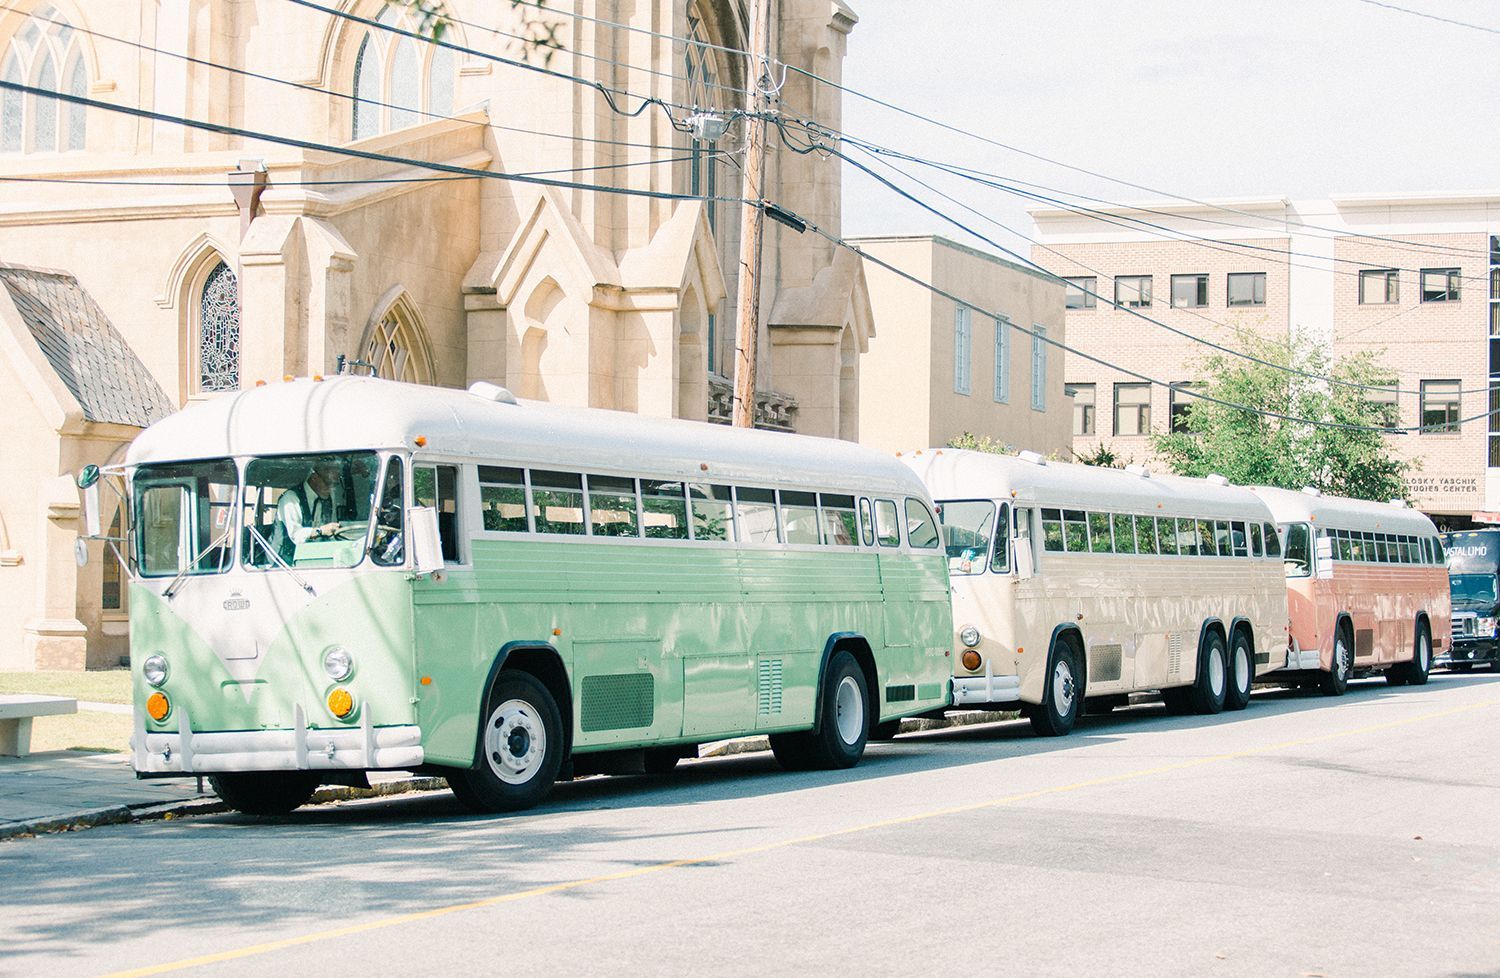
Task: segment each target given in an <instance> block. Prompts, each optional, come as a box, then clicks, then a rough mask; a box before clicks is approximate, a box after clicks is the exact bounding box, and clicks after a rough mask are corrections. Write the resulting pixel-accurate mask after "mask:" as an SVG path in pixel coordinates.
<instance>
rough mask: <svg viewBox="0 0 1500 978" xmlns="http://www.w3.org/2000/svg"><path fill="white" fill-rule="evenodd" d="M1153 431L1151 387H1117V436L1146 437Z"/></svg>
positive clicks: (1142, 385)
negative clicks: (1145, 435)
mask: <svg viewBox="0 0 1500 978" xmlns="http://www.w3.org/2000/svg"><path fill="white" fill-rule="evenodd" d="M1150 430H1151V385H1150V384H1116V385H1115V434H1116V435H1144V434H1146V433H1148V432H1149V431H1150Z"/></svg>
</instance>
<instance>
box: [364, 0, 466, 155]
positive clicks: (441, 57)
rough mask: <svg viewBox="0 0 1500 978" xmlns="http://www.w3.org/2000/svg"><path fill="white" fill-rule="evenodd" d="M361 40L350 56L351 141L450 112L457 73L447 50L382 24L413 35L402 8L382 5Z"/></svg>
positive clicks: (411, 23) (410, 21)
mask: <svg viewBox="0 0 1500 978" xmlns="http://www.w3.org/2000/svg"><path fill="white" fill-rule="evenodd" d="M375 21H376V23H378V24H380V25H382V27H372V28H370V29H369V30H367V31H366V32H365V35H364V37H363V38H361V39H360V42H359V48H358V49H357V52H356V54H355V56H354V99H355V101H354V124H353V127H352V128H353V136H354V138H355V139H364V138H365V137H366V136H375V135H379V134H380V133H383V132H390V131H391V130H393V129H403V128H405V127H406V126H412V125H416V124H417V123H418V122H421V121H422V120H423V119H424V118H427V117H430V116H434V115H436V116H442V115H448V114H449V113H451V112H452V111H453V83H454V78H455V76H456V75H457V74H458V72H457V68H456V64H455V62H454V59H453V51H452V49H451V48H445V47H440V46H438V45H436V44H428V43H425V42H422V41H418V40H416V39H415V38H411V37H407V36H405V35H403V34H399V33H397V32H396V31H393V30H385V29H383V28H384V27H393V28H396V29H397V30H401V31H410V32H412V33H416V32H417V30H418V26H419V25H418V24H417V23H416V22H415V21H414V20H413V19H412V18H411V17H410V16H408V15H407V14H406V13H405V12H401V11H398V10H397V9H396V8H394V7H385V8H384V9H382V10H381V11H380V13H379V15H377V16H376V18H375Z"/></svg>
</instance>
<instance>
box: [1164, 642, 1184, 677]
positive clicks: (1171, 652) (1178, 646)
mask: <svg viewBox="0 0 1500 978" xmlns="http://www.w3.org/2000/svg"><path fill="white" fill-rule="evenodd" d="M1181 678H1182V633H1181V632H1172V633H1171V634H1170V635H1168V636H1167V679H1168V680H1174V679H1181Z"/></svg>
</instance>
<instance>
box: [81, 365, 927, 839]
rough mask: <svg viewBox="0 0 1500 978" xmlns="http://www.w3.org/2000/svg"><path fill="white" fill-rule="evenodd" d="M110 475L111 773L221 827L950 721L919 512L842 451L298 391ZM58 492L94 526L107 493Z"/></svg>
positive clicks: (892, 472) (509, 796)
mask: <svg viewBox="0 0 1500 978" xmlns="http://www.w3.org/2000/svg"><path fill="white" fill-rule="evenodd" d="M107 474H109V475H113V476H117V477H118V480H117V481H118V483H119V484H120V485H122V486H123V488H122V490H121V491H122V492H123V494H124V495H125V497H126V500H127V502H128V506H129V512H130V514H131V518H130V520H129V530H128V535H127V537H126V538H125V539H124V540H120V541H117V542H118V543H119V544H120V546H119V550H120V552H121V553H122V554H123V555H124V557H125V559H126V563H127V565H128V568H129V572H130V581H131V586H130V591H129V593H130V598H129V608H130V641H131V663H132V671H133V673H134V687H135V703H136V720H135V723H136V729H135V736H134V738H133V751H134V766H135V770H136V772H137V775H138V776H139V777H142V778H156V777H174V776H175V777H186V776H205V775H206V776H209V777H211V778H212V783H213V785H214V787H215V790H217V791H218V793H219V794H220V796H221V797H222V798H223V799H224V801H225V802H227V803H228V804H229V805H230V806H232V807H234V808H236V809H238V810H240V811H243V812H247V813H252V814H276V813H284V812H288V811H290V810H292V809H294V808H296V807H297V806H298V805H301V804H303V803H304V802H306V801H307V800H308V799H309V798H310V797H311V795H312V793H313V791H314V790H315V789H316V788H317V787H318V786H319V785H320V784H325V783H338V784H362V783H364V782H365V781H366V779H367V773H368V772H370V771H376V770H412V771H420V772H428V773H436V774H439V775H441V776H443V777H445V778H446V779H447V781H448V784H449V785H450V786H451V787H452V789H453V792H454V794H455V795H456V796H457V797H458V798H459V799H460V800H461V801H462V802H463V803H464V804H465V805H466V806H468V807H469V808H471V809H474V810H477V811H485V812H495V811H507V810H515V809H520V808H525V807H528V806H531V805H534V804H536V803H537V802H538V801H540V800H541V799H542V798H543V797H544V796H545V795H546V794H547V792H548V791H549V790H550V788H551V786H552V785H553V783H554V782H555V781H556V780H557V779H559V778H568V777H574V776H579V775H581V774H586V773H632V772H634V773H639V772H643V771H644V772H648V773H665V772H668V771H670V770H671V769H672V768H673V767H674V766H675V765H676V763H677V761H678V759H679V758H682V757H685V756H696V752H697V751H696V748H697V745H700V744H702V743H705V742H709V741H714V740H719V739H724V738H732V737H739V736H745V735H749V734H762V733H763V734H768V735H769V736H770V742H771V746H772V748H773V750H774V752H775V756H776V759H777V760H778V761H779V762H780V763H781V764H782V766H784V767H786V768H791V769H805V768H825V769H836V768H844V767H849V766H851V765H853V764H855V763H857V762H858V760H859V758H860V756H861V755H862V753H863V751H864V748H865V744H866V741H867V739H868V738H869V737H870V736H871V735H872V732H875V731H878V730H880V729H881V728H882V726H884V727H885V728H886V729H888V728H889V725H890V724H891V723H892V722H893V721H896V720H898V719H899V718H900V717H902V716H911V715H915V714H920V713H924V712H930V711H934V710H939V709H941V708H943V707H945V706H946V705H947V704H948V702H949V695H950V694H949V684H948V681H947V680H948V677H949V675H950V673H951V668H952V661H951V658H950V655H951V648H952V646H951V642H952V635H953V630H952V618H951V611H950V610H949V609H950V604H949V590H948V577H947V567H946V560H945V557H944V551H943V550H942V548H941V545H940V541H939V535H938V530H937V526H936V522H935V520H934V518H933V507H932V503H931V500H930V498H929V497H928V495H927V492H926V490H925V489H924V488H923V486H922V483H921V482H920V480H918V479H917V477H916V476H915V475H914V474H913V473H912V472H911V471H910V470H909V469H908V468H907V467H906V466H904V465H902V464H900V462H898V461H897V460H896V459H894V458H888V457H886V456H884V455H882V454H880V453H878V452H875V451H872V450H868V449H864V448H861V447H859V446H857V445H852V444H849V443H847V442H841V441H835V440H830V439H821V438H809V437H802V436H795V435H785V434H775V433H769V432H762V431H745V430H740V429H731V428H724V427H721V426H715V425H708V424H702V423H697V422H689V421H676V420H661V419H651V418H644V417H640V416H636V415H632V414H625V413H620V412H614V411H604V410H593V409H577V408H565V407H559V406H556V405H551V404H545V403H535V402H518V401H517V400H516V399H515V398H514V397H512V396H511V395H510V393H509V392H508V391H505V390H504V389H503V388H499V387H495V386H493V385H488V384H476V385H475V386H474V387H473V388H471V389H470V390H469V391H459V390H447V389H440V388H432V387H419V386H415V385H409V384H399V383H393V382H389V381H381V380H377V379H373V378H365V377H338V378H330V379H327V380H323V379H320V378H310V379H299V380H294V381H289V382H287V383H280V384H272V385H269V386H258V387H255V388H251V389H248V390H245V391H241V392H238V393H234V394H226V395H223V396H221V397H218V398H215V399H213V400H211V401H207V402H203V403H200V404H195V405H193V406H190V407H188V408H186V409H185V410H183V411H181V412H179V413H178V414H175V415H173V416H171V417H169V418H167V419H165V420H163V421H161V422H159V423H158V424H156V425H153V426H152V427H151V428H149V429H147V430H146V431H145V432H143V433H142V434H141V435H140V437H139V438H137V439H136V441H135V442H134V444H133V445H132V446H131V448H130V450H129V453H128V455H127V456H126V461H125V462H124V464H123V465H121V466H119V467H118V468H112V469H110V470H108V471H107ZM79 481H80V485H82V486H84V499H85V513H86V519H89V520H91V521H92V523H91V525H97V516H96V515H95V514H96V513H97V505H98V495H99V487H100V485H101V484H113V481H112V480H101V479H100V477H99V473H98V471H97V470H93V469H90V470H86V471H85V473H84V475H82V476H80V480H79Z"/></svg>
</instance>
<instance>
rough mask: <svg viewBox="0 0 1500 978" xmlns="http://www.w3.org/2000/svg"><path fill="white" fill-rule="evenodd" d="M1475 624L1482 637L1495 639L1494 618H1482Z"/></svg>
mask: <svg viewBox="0 0 1500 978" xmlns="http://www.w3.org/2000/svg"><path fill="white" fill-rule="evenodd" d="M1474 624H1475V627H1477V628H1478V629H1479V634H1481V635H1488V636H1490V637H1494V634H1495V619H1493V618H1481V619H1479V620H1478V621H1477V622H1475V623H1474Z"/></svg>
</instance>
